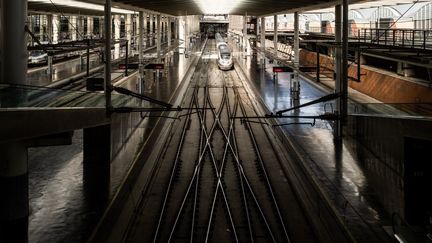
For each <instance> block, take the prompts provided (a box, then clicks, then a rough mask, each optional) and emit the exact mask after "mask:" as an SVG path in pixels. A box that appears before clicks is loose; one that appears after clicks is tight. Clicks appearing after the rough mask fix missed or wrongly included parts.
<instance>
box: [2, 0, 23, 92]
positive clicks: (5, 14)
mask: <svg viewBox="0 0 432 243" xmlns="http://www.w3.org/2000/svg"><path fill="white" fill-rule="evenodd" d="M26 17H27V1H26V0H14V1H3V6H2V8H1V18H2V19H1V21H0V23H1V32H2V33H1V42H0V43H1V49H0V50H1V52H0V54H1V66H2V68H1V80H0V83H10V84H27V75H26V74H27V56H28V53H27V34H26V32H25V30H24V27H25V24H26ZM11 23H13V24H11ZM21 98H22V97H21Z"/></svg>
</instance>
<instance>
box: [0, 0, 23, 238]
mask: <svg viewBox="0 0 432 243" xmlns="http://www.w3.org/2000/svg"><path fill="white" fill-rule="evenodd" d="M26 17H27V1H26V0H14V1H2V6H1V21H0V25H1V26H0V29H1V40H0V43H1V44H0V45H1V46H0V50H1V52H0V53H1V62H0V63H1V79H0V82H4V83H9V84H27V82H26V76H27V46H26V44H27V43H26V42H27V39H26V37H27V36H26V32H25V25H26ZM11 23H13V24H11ZM0 99H1V100H0V105H1V106H3V105H6V107H7V106H8V105H9V103H12V104H14V103H15V104H16V103H18V102H19V101H25V95H24V94H19V93H18V94H16V95H15V97H14V99H16V100H4V99H3V98H2V97H0ZM0 154H1V156H0V192H1V198H0V242H27V226H28V214H29V206H28V165H27V147H26V144H24V143H21V142H9V143H7V144H0Z"/></svg>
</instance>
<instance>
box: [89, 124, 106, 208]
mask: <svg viewBox="0 0 432 243" xmlns="http://www.w3.org/2000/svg"><path fill="white" fill-rule="evenodd" d="M83 131H84V132H83V139H84V146H83V189H84V193H85V196H86V198H88V199H89V200H88V201H89V203H90V204H89V207H90V208H92V209H94V210H96V211H98V209H99V210H101V209H102V210H103V209H104V208H105V206H106V204H107V202H108V198H109V191H110V190H109V188H110V178H111V172H110V168H111V166H110V164H111V125H110V124H108V125H103V126H98V127H92V128H85V129H83Z"/></svg>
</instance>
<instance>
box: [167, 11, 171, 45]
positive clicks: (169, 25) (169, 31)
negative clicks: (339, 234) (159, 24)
mask: <svg viewBox="0 0 432 243" xmlns="http://www.w3.org/2000/svg"><path fill="white" fill-rule="evenodd" d="M167 18H168V26H167V30H168V33H167V35H168V46H169V47H170V46H171V39H172V33H171V32H172V29H171V17H167Z"/></svg>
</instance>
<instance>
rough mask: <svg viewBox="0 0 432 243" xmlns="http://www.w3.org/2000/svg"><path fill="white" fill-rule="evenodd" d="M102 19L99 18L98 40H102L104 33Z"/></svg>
mask: <svg viewBox="0 0 432 243" xmlns="http://www.w3.org/2000/svg"><path fill="white" fill-rule="evenodd" d="M104 30H105V29H104V18H103V17H99V38H103V37H104V36H105V35H104V33H105V31H104Z"/></svg>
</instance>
